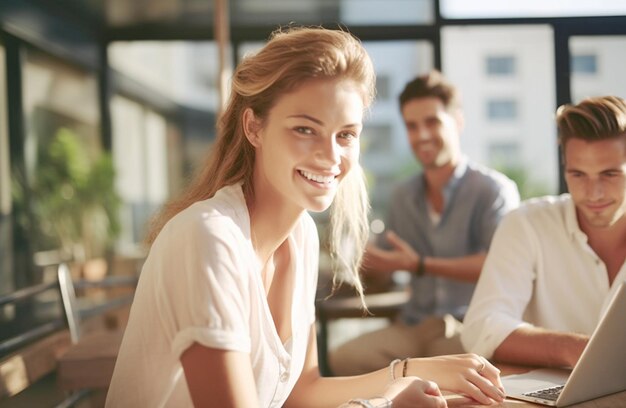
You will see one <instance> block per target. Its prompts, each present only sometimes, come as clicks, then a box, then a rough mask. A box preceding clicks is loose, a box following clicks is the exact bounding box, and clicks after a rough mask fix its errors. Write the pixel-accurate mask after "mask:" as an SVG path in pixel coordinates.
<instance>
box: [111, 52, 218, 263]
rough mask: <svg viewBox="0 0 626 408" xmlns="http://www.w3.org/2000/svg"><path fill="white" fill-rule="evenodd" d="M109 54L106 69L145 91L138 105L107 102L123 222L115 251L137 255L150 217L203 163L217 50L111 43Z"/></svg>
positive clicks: (213, 106)
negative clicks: (109, 62)
mask: <svg viewBox="0 0 626 408" xmlns="http://www.w3.org/2000/svg"><path fill="white" fill-rule="evenodd" d="M109 53H110V60H111V65H112V66H113V67H114V68H115V69H116V70H118V71H119V72H121V73H122V74H123V75H125V76H126V77H129V78H131V79H132V80H135V81H137V82H139V83H140V84H141V88H142V89H143V95H136V99H131V98H133V97H129V96H128V95H124V96H122V94H121V93H123V92H124V89H118V91H119V92H120V94H118V95H116V96H115V97H114V98H113V99H112V102H111V117H112V123H113V152H114V155H115V165H116V168H117V172H118V174H119V178H118V181H117V183H118V187H119V190H120V193H121V195H122V201H123V205H122V207H123V209H122V217H123V219H124V223H122V229H123V230H122V235H121V238H120V240H119V242H118V250H119V251H123V252H131V251H132V252H134V251H136V250H138V249H141V243H142V241H143V239H144V235H145V232H146V223H147V221H148V220H149V218H150V217H151V216H152V215H153V214H154V212H155V210H156V209H158V208H159V207H161V205H162V204H164V203H165V202H166V201H167V200H168V199H169V198H170V197H171V196H172V195H174V194H175V193H177V192H178V191H179V190H180V189H181V188H182V187H183V184H184V182H185V180H186V179H187V178H188V177H189V176H190V175H191V173H193V172H195V170H196V169H197V167H198V166H200V165H202V164H203V163H204V159H205V156H206V152H207V149H208V148H209V146H210V144H211V142H212V140H213V137H214V134H215V130H214V128H215V119H216V118H215V116H216V111H217V108H218V103H219V102H218V62H217V57H218V50H217V47H216V45H215V43H213V42H208V41H204V42H193V41H188V42H158V41H153V42H146V41H136V42H118V43H114V44H112V45H111V46H110V48H109ZM141 92H142V91H141V90H140V91H139V93H141ZM155 95H156V96H157V97H158V98H159V100H152V98H154V96H155ZM140 98H141V99H142V100H141V102H139V101H138V99H140ZM163 105H167V106H171V107H172V108H171V110H173V112H172V111H170V110H168V111H167V112H166V111H163V108H162V107H163Z"/></svg>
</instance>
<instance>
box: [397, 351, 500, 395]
mask: <svg viewBox="0 0 626 408" xmlns="http://www.w3.org/2000/svg"><path fill="white" fill-rule="evenodd" d="M408 364H409V366H408V367H407V368H408V370H407V372H408V373H410V374H411V375H417V376H419V377H421V378H426V379H428V380H431V381H434V382H436V383H437V384H438V385H439V387H441V389H443V390H446V391H452V392H454V393H457V394H462V395H465V396H467V397H470V398H472V399H474V400H476V401H478V402H480V403H481V404H485V405H488V404H491V403H492V402H493V401H497V402H501V401H503V400H504V397H505V393H504V387H503V386H502V382H501V381H500V370H498V369H497V368H496V367H495V366H493V365H492V364H491V363H490V362H489V361H487V359H486V358H484V357H481V356H479V355H476V354H458V355H452V356H439V357H430V358H414V359H411V360H409V362H408Z"/></svg>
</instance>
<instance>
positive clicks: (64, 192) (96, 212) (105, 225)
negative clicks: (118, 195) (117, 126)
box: [13, 50, 115, 259]
mask: <svg viewBox="0 0 626 408" xmlns="http://www.w3.org/2000/svg"><path fill="white" fill-rule="evenodd" d="M23 81H24V82H23V103H24V118H25V139H24V152H25V153H24V154H25V157H24V161H25V168H26V174H13V177H14V179H15V182H16V186H18V188H16V189H15V190H14V192H15V196H14V202H13V205H14V211H16V212H19V213H20V214H19V215H18V217H17V219H19V220H21V222H20V223H18V224H17V225H16V226H15V227H16V229H18V230H20V231H22V232H24V234H25V236H28V237H30V239H31V245H32V248H33V249H34V251H55V250H62V251H63V252H64V253H67V254H70V255H72V256H74V257H75V258H77V259H82V258H83V257H85V256H86V257H91V256H103V255H104V253H103V252H104V250H105V248H104V246H105V245H106V243H107V242H108V240H109V239H110V238H111V236H112V234H111V229H110V228H109V227H110V226H111V224H114V223H115V221H114V220H113V219H112V218H110V217H113V216H114V214H113V213H114V209H113V208H112V207H114V206H110V205H109V204H110V202H109V201H108V199H109V198H111V196H109V195H108V194H114V192H113V191H110V190H109V189H108V188H107V187H108V186H107V185H106V184H107V183H109V184H110V185H112V178H113V176H112V174H110V170H111V169H110V168H109V166H108V164H107V163H108V161H107V157H106V155H104V154H103V152H102V146H101V142H100V111H99V109H98V87H97V80H96V77H95V75H94V74H93V73H90V72H85V71H83V70H81V69H79V68H76V67H74V66H70V65H66V64H64V63H61V62H59V61H57V60H55V59H52V58H50V57H48V56H46V55H44V54H43V53H41V52H39V51H35V50H32V51H28V52H26V53H25V61H24V65H23ZM111 171H112V170H111ZM26 197H28V200H26ZM27 209H28V210H27ZM28 211H31V213H29V212H28ZM22 215H26V217H22ZM31 216H32V217H33V218H32V222H30V220H31V218H30V217H31ZM87 220H89V222H87ZM110 223H111V224H110Z"/></svg>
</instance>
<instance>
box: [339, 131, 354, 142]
mask: <svg viewBox="0 0 626 408" xmlns="http://www.w3.org/2000/svg"><path fill="white" fill-rule="evenodd" d="M338 136H339V138H341V139H345V140H347V141H350V142H351V141H353V140H354V139H356V135H355V134H354V133H350V132H344V133H339V135H338Z"/></svg>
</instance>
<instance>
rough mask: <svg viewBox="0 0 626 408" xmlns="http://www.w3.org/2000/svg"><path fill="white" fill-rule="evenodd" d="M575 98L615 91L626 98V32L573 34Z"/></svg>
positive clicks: (571, 44)
mask: <svg viewBox="0 0 626 408" xmlns="http://www.w3.org/2000/svg"><path fill="white" fill-rule="evenodd" d="M569 48H570V52H571V56H572V60H571V62H572V67H571V69H572V76H571V87H572V100H573V101H574V102H579V101H580V100H581V99H583V98H586V97H589V96H599V95H616V96H621V97H622V98H626V80H625V79H623V78H624V51H625V50H626V36H594V37H584V36H578V37H571V38H570V41H569Z"/></svg>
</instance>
